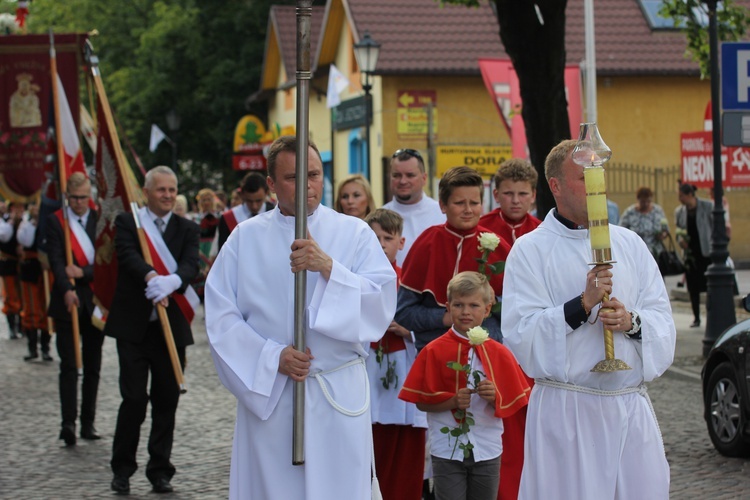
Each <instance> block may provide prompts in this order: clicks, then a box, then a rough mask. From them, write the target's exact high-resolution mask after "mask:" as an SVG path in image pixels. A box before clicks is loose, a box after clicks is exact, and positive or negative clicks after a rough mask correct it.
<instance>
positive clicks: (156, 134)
mask: <svg viewBox="0 0 750 500" xmlns="http://www.w3.org/2000/svg"><path fill="white" fill-rule="evenodd" d="M166 136H167V134H165V133H164V132H162V130H161V129H160V128H159V127H158V126H157V125H156V124H155V123H152V124H151V141H150V142H149V145H148V150H149V151H151V152H152V153H153V152H154V151H156V147H157V146H158V145H159V143H160V142H161V141H163V140H164V138H165V137H166Z"/></svg>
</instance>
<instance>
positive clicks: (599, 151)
mask: <svg viewBox="0 0 750 500" xmlns="http://www.w3.org/2000/svg"><path fill="white" fill-rule="evenodd" d="M611 156H612V150H610V149H609V147H608V146H607V145H606V144H605V143H604V140H602V137H601V136H600V135H599V129H598V128H597V126H596V123H581V132H580V135H579V137H578V142H577V143H576V147H575V149H573V153H572V155H571V157H572V158H573V161H574V162H575V163H577V164H578V165H581V166H582V167H583V179H584V182H585V183H586V208H587V210H588V217H589V238H590V239H591V251H592V252H593V257H594V262H593V264H594V265H596V264H612V263H614V261H613V260H612V249H611V243H610V239H609V219H608V217H607V183H606V180H605V177H604V167H602V164H604V163H605V162H606V161H607V160H609V158H610V157H611ZM608 300H609V295H608V294H604V301H608ZM619 370H630V367H629V366H628V365H627V363H625V362H624V361H622V360H620V359H617V358H615V342H614V334H613V332H612V330H609V329H607V328H604V359H603V360H602V361H600V362H598V363H597V364H596V366H594V368H592V369H591V371H592V372H614V371H619Z"/></svg>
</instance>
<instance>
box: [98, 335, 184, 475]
mask: <svg viewBox="0 0 750 500" xmlns="http://www.w3.org/2000/svg"><path fill="white" fill-rule="evenodd" d="M117 354H118V357H119V359H120V395H121V396H122V403H121V404H120V411H119V413H118V415H117V427H116V429H115V439H114V442H113V444H112V461H111V462H110V465H111V467H112V472H114V474H115V475H116V476H125V477H130V476H132V475H133V474H134V473H135V471H136V469H138V464H137V462H136V453H137V451H138V441H139V439H140V435H141V424H142V423H143V421H144V420H145V419H146V407H147V406H148V402H149V400H150V401H151V434H150V435H149V438H148V454H149V461H148V464H147V465H146V477H148V479H149V480H150V481H151V482H152V483H154V482H155V481H156V480H157V479H159V478H162V477H163V478H166V479H171V478H172V476H174V473H175V468H174V466H173V465H172V463H171V462H170V456H171V454H172V440H173V436H174V426H175V413H176V412H177V403H178V401H179V398H180V390H179V388H178V386H177V381H176V380H175V376H174V370H173V369H172V365H171V362H170V359H169V353H168V351H167V344H166V342H165V341H164V334H163V333H162V330H161V325H160V324H159V322H158V321H152V322H150V323H149V326H148V330H147V332H146V336H145V337H144V340H143V342H141V343H134V342H128V341H125V340H120V339H118V340H117ZM177 354H178V356H179V358H180V363H181V365H182V366H183V368H184V366H185V347H178V348H177ZM149 372H150V373H151V390H150V391H147V386H148V380H149Z"/></svg>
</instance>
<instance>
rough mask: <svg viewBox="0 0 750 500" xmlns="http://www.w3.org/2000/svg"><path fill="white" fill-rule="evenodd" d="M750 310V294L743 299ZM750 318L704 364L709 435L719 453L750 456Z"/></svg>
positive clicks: (728, 333) (720, 342) (733, 329)
mask: <svg viewBox="0 0 750 500" xmlns="http://www.w3.org/2000/svg"><path fill="white" fill-rule="evenodd" d="M742 304H743V307H744V308H745V310H747V311H750V295H748V296H746V297H745V298H744V300H743V301H742ZM748 377H750V319H746V320H743V321H740V322H738V323H736V324H735V325H733V326H731V327H729V328H728V329H727V330H726V331H724V333H722V334H721V335H720V336H719V338H718V339H717V340H716V343H715V344H714V346H713V347H712V348H711V351H710V352H709V353H708V358H707V359H706V363H705V364H704V365H703V374H702V378H703V407H704V417H705V419H706V425H707V426H708V435H709V437H710V438H711V442H712V443H713V445H714V448H716V449H717V450H718V451H719V453H721V454H722V455H725V456H728V457H739V456H750V379H749V378H748Z"/></svg>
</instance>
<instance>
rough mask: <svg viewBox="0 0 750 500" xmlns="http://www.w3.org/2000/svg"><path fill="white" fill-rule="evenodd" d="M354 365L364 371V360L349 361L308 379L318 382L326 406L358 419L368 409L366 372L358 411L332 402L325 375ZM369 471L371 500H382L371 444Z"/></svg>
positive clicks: (373, 449)
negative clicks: (328, 405) (362, 396)
mask: <svg viewBox="0 0 750 500" xmlns="http://www.w3.org/2000/svg"><path fill="white" fill-rule="evenodd" d="M355 365H361V366H362V369H363V370H365V360H364V358H357V359H353V360H351V361H348V362H346V363H344V364H343V365H341V366H337V367H336V368H332V369H330V370H325V371H319V372H315V373H311V374H310V377H312V378H314V379H315V380H317V381H318V385H320V390H321V391H323V396H325V398H326V401H328V404H330V405H331V406H332V407H333V409H334V410H336V411H337V412H339V413H341V414H342V415H346V416H347V417H358V416H360V415H362V414H364V413H365V412H366V411H367V410H368V409H369V408H370V381H369V380H368V379H367V371H364V372H363V373H364V374H365V404H364V406H362V408H360V409H359V410H354V411H352V410H347V409H346V408H344V407H343V406H341V405H340V404H338V403H337V402H336V401H334V399H333V397H332V396H331V393H330V392H329V391H328V386H327V385H326V380H325V375H328V374H329V373H333V372H337V371H339V370H343V369H344V368H349V367H350V366H355ZM370 439H371V440H372V426H370ZM370 471H371V474H372V480H371V484H370V487H371V498H372V500H382V499H383V496H382V494H381V493H380V483H379V482H378V476H377V474H376V473H375V446H374V444H372V443H371V448H370Z"/></svg>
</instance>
